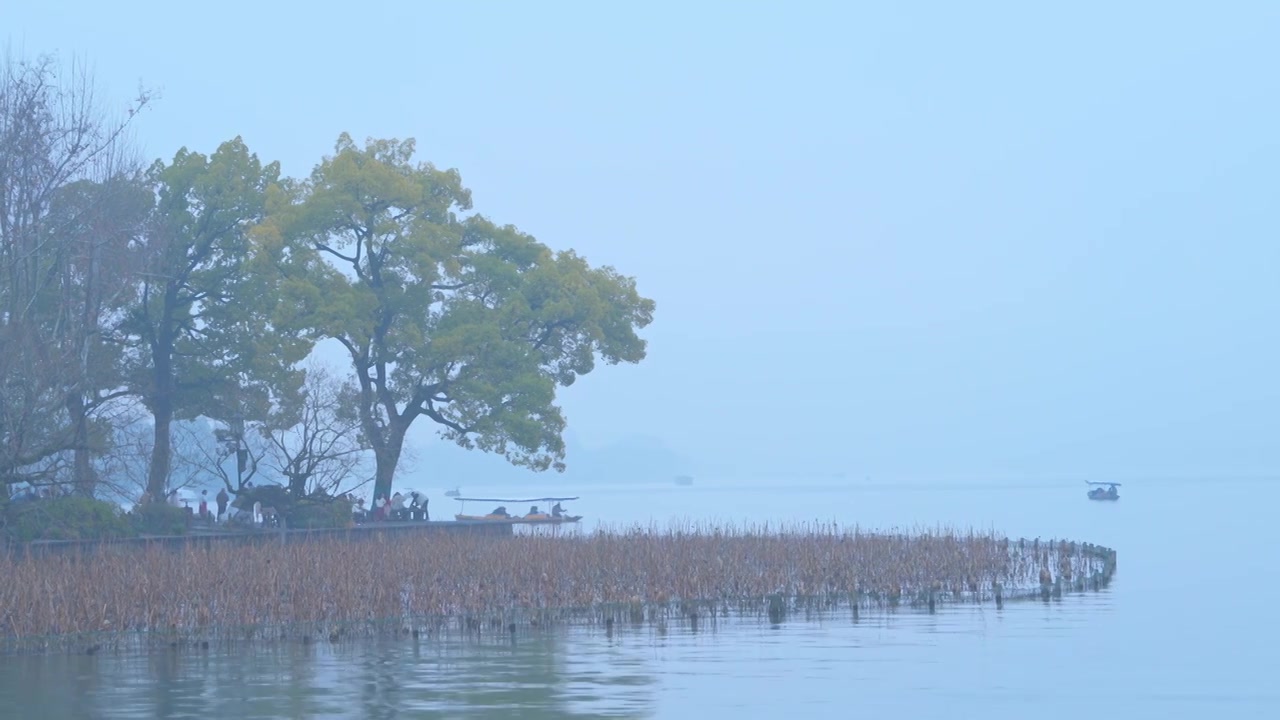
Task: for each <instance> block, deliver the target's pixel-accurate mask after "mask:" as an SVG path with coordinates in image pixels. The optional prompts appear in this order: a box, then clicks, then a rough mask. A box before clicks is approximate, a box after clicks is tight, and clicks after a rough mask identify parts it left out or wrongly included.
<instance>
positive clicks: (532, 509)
mask: <svg viewBox="0 0 1280 720" xmlns="http://www.w3.org/2000/svg"><path fill="white" fill-rule="evenodd" d="M456 499H457V501H458V502H459V503H461V505H460V506H459V508H458V510H459V512H458V513H457V514H456V515H454V519H456V520H458V521H459V522H463V521H465V522H492V523H510V524H513V525H563V524H565V523H576V522H578V521H579V520H581V519H582V516H581V515H569V514H567V513H565V512H564V510H563V509H562V508H561V507H560V503H562V502H569V501H570V500H577V499H578V498H576V497H541V498H523V499H512V498H464V497H458V498H456ZM469 502H482V503H502V504H501V505H499V506H497V507H496V508H494V509H493V510H491V511H490V512H488V513H486V514H484V515H468V514H466V513H465V512H463V511H464V510H465V509H466V503H469ZM506 503H511V504H512V505H513V506H514V505H523V504H525V503H555V505H552V506H551V509H550V510H541V509H539V507H538V506H537V505H530V506H529V512H528V513H526V514H524V515H512V514H511V513H510V512H509V511H508V510H507V506H506Z"/></svg>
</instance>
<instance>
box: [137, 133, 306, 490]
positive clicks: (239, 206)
mask: <svg viewBox="0 0 1280 720" xmlns="http://www.w3.org/2000/svg"><path fill="white" fill-rule="evenodd" d="M279 176H280V168H279V165H278V164H276V163H271V164H267V165H263V164H262V163H261V162H260V161H259V160H258V157H257V156H256V155H254V154H252V153H250V152H249V150H248V148H247V147H245V145H244V143H243V142H242V141H241V140H240V139H239V138H236V139H235V140H232V141H229V142H226V143H223V144H222V145H221V146H220V147H219V148H218V149H217V151H216V152H214V153H213V155H211V156H208V157H206V156H204V155H202V154H200V153H195V152H190V151H188V150H186V149H183V150H181V151H179V152H178V153H177V155H176V156H175V157H174V159H173V162H172V163H170V164H168V165H166V164H164V163H162V162H157V163H156V164H155V165H153V166H152V168H151V170H150V173H149V175H148V178H149V180H150V181H151V182H152V184H153V186H154V188H155V194H156V197H157V198H158V200H157V204H156V210H155V213H154V217H153V222H152V224H151V226H150V228H149V232H148V233H147V236H146V244H145V250H144V253H145V256H146V272H144V273H143V274H142V282H141V285H140V291H139V299H138V302H137V303H136V304H135V305H134V307H132V308H131V309H130V312H129V313H128V315H127V318H126V321H125V322H124V323H123V324H122V326H121V330H122V332H123V334H124V336H125V338H127V340H128V341H130V342H131V344H132V346H133V347H134V349H135V353H134V357H133V360H134V373H133V378H132V382H131V383H130V384H131V386H132V387H133V388H134V389H135V390H136V391H137V392H138V394H139V395H140V396H141V397H142V398H143V400H144V401H145V402H146V404H147V407H148V408H150V409H151V411H152V413H153V414H154V415H155V420H156V422H155V426H156V428H157V437H156V440H157V442H156V443H155V445H154V448H155V449H154V457H153V460H152V465H151V470H150V473H149V476H148V490H149V491H150V492H151V493H152V494H153V495H155V496H157V497H158V496H159V495H161V494H162V493H163V490H164V485H165V481H166V478H167V476H168V470H169V457H168V455H169V452H170V448H169V439H168V437H167V433H168V431H169V424H170V422H171V420H172V419H173V418H175V417H176V418H186V419H190V418H195V417H197V416H200V415H206V416H208V417H213V418H217V419H220V420H232V419H234V418H239V419H265V418H266V416H267V415H268V413H269V411H270V408H271V405H272V403H273V401H278V400H279V399H280V398H282V397H287V396H291V395H293V394H296V392H297V390H298V387H299V386H300V384H301V381H302V376H301V373H299V372H296V371H295V370H294V369H293V366H294V365H295V364H296V363H297V362H298V361H299V360H301V359H302V358H303V357H305V356H306V354H307V353H308V352H309V351H310V343H308V342H307V341H305V340H303V339H301V338H298V337H296V336H291V335H288V334H284V333H280V332H278V331H277V329H276V328H274V327H273V326H272V324H271V321H270V318H271V316H272V315H273V314H274V313H275V312H276V309H275V303H276V302H277V299H278V297H279V293H277V292H275V291H274V288H273V283H274V282H275V279H276V277H278V273H268V272H257V270H258V269H262V268H266V267H267V266H266V265H264V264H262V263H260V262H255V261H254V259H253V258H254V255H255V252H256V250H255V241H254V240H253V238H252V236H251V230H252V228H253V227H254V226H255V225H256V224H257V223H259V222H260V221H261V220H262V218H263V215H264V213H265V208H266V202H267V197H268V195H269V194H270V192H271V191H272V188H273V187H275V186H276V185H277V184H278V183H279V182H280V177H279Z"/></svg>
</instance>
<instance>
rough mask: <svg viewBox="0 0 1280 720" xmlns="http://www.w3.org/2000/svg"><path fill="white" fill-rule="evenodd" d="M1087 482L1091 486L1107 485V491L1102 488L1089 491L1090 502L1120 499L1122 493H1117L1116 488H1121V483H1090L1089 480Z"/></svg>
mask: <svg viewBox="0 0 1280 720" xmlns="http://www.w3.org/2000/svg"><path fill="white" fill-rule="evenodd" d="M1085 482H1086V483H1088V484H1089V485H1099V486H1102V485H1105V486H1106V489H1105V490H1104V489H1103V488H1102V487H1095V488H1094V489H1092V490H1090V491H1089V499H1090V500H1119V499H1120V493H1118V492H1116V488H1117V487H1120V483H1113V482H1090V481H1088V480H1086V481H1085Z"/></svg>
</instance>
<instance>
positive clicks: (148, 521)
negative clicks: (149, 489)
mask: <svg viewBox="0 0 1280 720" xmlns="http://www.w3.org/2000/svg"><path fill="white" fill-rule="evenodd" d="M130 517H131V518H132V519H133V526H134V529H135V530H136V531H137V532H138V533H139V534H141V535H162V536H167V535H186V534H187V518H188V517H189V515H188V513H187V509H186V508H180V507H173V506H172V505H166V504H164V503H146V504H144V505H140V506H138V507H136V508H134V510H133V512H132V513H130Z"/></svg>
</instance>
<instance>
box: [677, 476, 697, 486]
mask: <svg viewBox="0 0 1280 720" xmlns="http://www.w3.org/2000/svg"><path fill="white" fill-rule="evenodd" d="M676 484H677V485H692V484H693V476H692V475H677V476H676Z"/></svg>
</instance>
